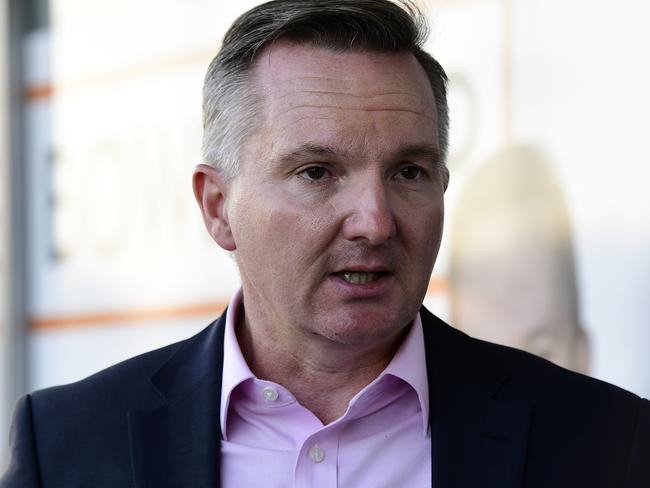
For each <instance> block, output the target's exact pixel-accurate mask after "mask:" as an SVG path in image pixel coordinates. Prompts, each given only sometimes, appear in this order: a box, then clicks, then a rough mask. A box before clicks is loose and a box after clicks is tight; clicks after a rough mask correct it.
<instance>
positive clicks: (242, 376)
mask: <svg viewBox="0 0 650 488" xmlns="http://www.w3.org/2000/svg"><path fill="white" fill-rule="evenodd" d="M240 304H241V291H240V292H238V293H237V294H236V295H235V296H234V298H233V300H232V301H231V303H230V306H229V307H228V312H227V315H226V331H225V344H224V346H225V347H224V366H223V383H222V388H221V429H222V432H223V439H222V441H221V456H222V457H221V483H222V486H223V487H224V488H240V487H263V488H276V487H277V488H290V487H293V488H335V487H339V488H379V487H386V488H389V487H390V488H395V487H426V486H431V441H430V438H429V435H430V433H429V429H428V424H429V394H428V393H429V387H428V383H427V375H426V363H425V355H424V354H425V353H424V339H423V336H422V323H421V320H420V316H419V314H418V315H417V316H416V318H415V320H414V321H413V326H412V327H411V329H410V331H409V333H408V335H407V336H406V338H405V339H404V342H403V343H402V344H401V346H400V347H399V349H398V350H397V353H396V354H395V356H394V357H393V359H392V361H391V362H390V363H389V364H388V366H387V367H386V369H385V370H384V371H383V372H382V373H381V374H380V375H379V376H378V377H377V378H376V379H375V380H374V381H373V382H372V383H370V384H369V385H368V386H366V387H365V388H364V389H363V390H361V391H360V392H359V393H357V395H355V396H354V398H352V400H350V403H349V405H348V408H347V410H346V412H345V413H344V414H343V416H341V417H340V418H339V419H337V420H335V421H334V422H332V423H330V424H328V425H323V423H322V422H321V421H320V420H318V418H316V417H315V416H314V414H312V413H311V412H310V411H309V410H308V409H306V408H305V407H303V406H302V405H300V404H299V403H298V402H297V401H296V399H295V398H294V396H293V395H292V394H291V392H290V391H288V390H287V389H286V388H283V387H282V386H280V385H278V384H276V383H273V382H271V381H263V380H259V379H257V378H256V377H255V376H254V375H253V373H252V372H251V370H250V368H249V367H248V365H247V364H246V361H245V360H244V357H243V356H242V353H241V349H240V348H239V344H238V343H237V337H236V335H235V325H236V324H237V321H238V319H239V318H238V317H236V315H237V313H238V310H239V309H240Z"/></svg>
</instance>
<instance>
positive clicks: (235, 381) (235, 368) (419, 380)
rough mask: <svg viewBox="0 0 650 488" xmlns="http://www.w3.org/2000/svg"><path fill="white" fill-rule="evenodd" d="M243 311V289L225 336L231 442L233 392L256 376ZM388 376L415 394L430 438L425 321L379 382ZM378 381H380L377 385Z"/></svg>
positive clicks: (224, 393) (224, 388)
mask: <svg viewBox="0 0 650 488" xmlns="http://www.w3.org/2000/svg"><path fill="white" fill-rule="evenodd" d="M242 311H243V307H242V291H241V289H239V290H238V291H237V293H235V295H234V296H233V298H232V300H231V301H230V305H229V306H228V310H227V312H226V330H225V335H224V352H223V376H222V384H221V411H220V414H221V418H220V421H221V432H222V434H223V438H224V439H226V440H227V439H228V435H227V432H226V429H227V422H226V421H227V419H228V407H229V405H230V397H231V394H232V392H233V391H234V390H235V388H237V386H238V385H240V384H241V383H243V382H244V381H246V380H249V379H254V378H255V375H254V374H253V372H252V371H251V369H250V368H249V367H248V364H247V363H246V360H245V359H244V355H243V354H242V352H241V348H240V347H239V342H238V341H237V335H236V333H235V327H236V325H237V321H238V320H239V318H240V314H241V312H242ZM385 375H392V376H394V377H396V378H399V379H401V380H402V381H405V382H406V383H408V384H409V385H410V386H411V388H413V389H414V390H415V392H416V393H417V395H418V399H419V401H420V408H421V409H422V426H423V433H424V435H426V433H427V429H428V427H429V382H428V378H427V365H426V356H425V351H424V334H423V332H422V319H421V318H420V314H419V313H418V314H417V315H416V316H415V319H414V320H413V324H412V325H411V327H410V329H409V331H408V334H407V335H406V337H405V338H404V340H403V341H402V344H400V347H399V348H398V349H397V352H396V353H395V356H393V359H392V360H391V361H390V363H388V366H387V367H386V369H385V370H384V371H383V372H382V373H381V374H380V375H379V378H377V380H380V379H381V377H383V376H385ZM377 380H376V381H377Z"/></svg>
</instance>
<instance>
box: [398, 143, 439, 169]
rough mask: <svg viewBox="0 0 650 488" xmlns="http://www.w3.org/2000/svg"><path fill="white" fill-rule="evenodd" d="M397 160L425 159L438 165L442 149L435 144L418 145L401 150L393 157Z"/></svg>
mask: <svg viewBox="0 0 650 488" xmlns="http://www.w3.org/2000/svg"><path fill="white" fill-rule="evenodd" d="M393 157H394V158H395V159H410V158H416V157H417V158H425V159H429V160H430V161H431V162H432V163H433V164H435V165H438V164H440V163H441V160H440V149H438V146H434V145H433V144H416V145H409V146H405V147H403V148H401V149H400V150H399V151H397V153H395V155H394V156H393Z"/></svg>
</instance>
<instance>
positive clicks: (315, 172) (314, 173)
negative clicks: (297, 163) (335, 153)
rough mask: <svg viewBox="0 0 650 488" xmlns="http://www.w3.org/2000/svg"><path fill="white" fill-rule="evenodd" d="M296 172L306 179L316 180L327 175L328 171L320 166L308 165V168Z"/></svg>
mask: <svg viewBox="0 0 650 488" xmlns="http://www.w3.org/2000/svg"><path fill="white" fill-rule="evenodd" d="M298 174H299V175H300V176H302V177H303V178H305V179H306V180H310V181H318V180H322V179H323V178H326V177H327V176H329V174H330V172H329V171H328V170H326V169H325V168H323V167H322V166H310V167H309V168H306V169H303V170H302V171H301V172H300V173H298Z"/></svg>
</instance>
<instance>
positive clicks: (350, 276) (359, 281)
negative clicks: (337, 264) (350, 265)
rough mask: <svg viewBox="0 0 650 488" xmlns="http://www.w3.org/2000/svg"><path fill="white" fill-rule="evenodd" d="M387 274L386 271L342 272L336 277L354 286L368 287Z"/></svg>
mask: <svg viewBox="0 0 650 488" xmlns="http://www.w3.org/2000/svg"><path fill="white" fill-rule="evenodd" d="M386 274H387V273H386V272H384V271H379V272H372V273H369V272H363V271H342V272H340V273H336V276H338V277H339V278H341V279H342V280H344V281H347V282H348V283H352V284H353V285H367V284H368V283H372V282H373V281H377V280H378V279H379V278H381V277H383V276H386Z"/></svg>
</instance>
